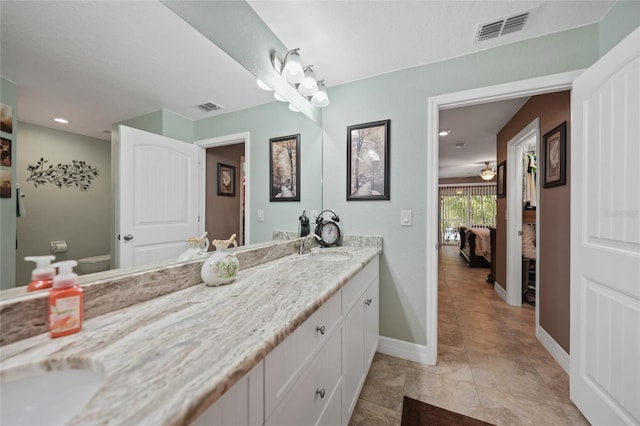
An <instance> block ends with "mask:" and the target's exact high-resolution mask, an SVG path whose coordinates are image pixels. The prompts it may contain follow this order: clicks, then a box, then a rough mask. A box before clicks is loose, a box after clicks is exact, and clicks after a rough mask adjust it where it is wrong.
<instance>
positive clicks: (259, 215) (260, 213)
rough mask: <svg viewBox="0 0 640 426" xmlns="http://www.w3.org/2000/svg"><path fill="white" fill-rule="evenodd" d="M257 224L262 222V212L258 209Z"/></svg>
mask: <svg viewBox="0 0 640 426" xmlns="http://www.w3.org/2000/svg"><path fill="white" fill-rule="evenodd" d="M257 220H258V222H264V210H262V209H258V218H257Z"/></svg>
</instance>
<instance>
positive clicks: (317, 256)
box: [311, 249, 353, 262]
mask: <svg viewBox="0 0 640 426" xmlns="http://www.w3.org/2000/svg"><path fill="white" fill-rule="evenodd" d="M352 257H353V255H352V254H351V253H349V252H347V251H344V250H322V249H321V250H318V251H312V252H311V258H312V259H313V260H319V261H320V262H341V261H344V260H349V259H351V258H352Z"/></svg>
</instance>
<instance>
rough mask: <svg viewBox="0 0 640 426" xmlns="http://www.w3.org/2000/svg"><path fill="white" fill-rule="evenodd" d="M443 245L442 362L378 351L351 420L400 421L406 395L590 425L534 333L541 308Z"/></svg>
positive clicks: (497, 414) (537, 420) (535, 420)
mask: <svg viewBox="0 0 640 426" xmlns="http://www.w3.org/2000/svg"><path fill="white" fill-rule="evenodd" d="M488 272H489V269H488V268H477V269H476V268H467V266H466V262H465V261H464V259H463V258H462V257H461V256H460V255H459V254H458V249H457V247H452V246H445V247H442V249H441V250H440V258H439V284H438V365H437V366H435V367H433V366H427V365H422V364H418V363H415V362H411V361H406V360H403V359H400V358H395V357H392V356H389V355H384V354H381V353H377V354H376V356H375V358H374V360H373V364H372V365H371V369H370V370H369V375H368V376H367V380H366V382H365V384H364V387H363V389H362V393H361V394H360V399H359V400H358V405H357V406H356V409H355V411H354V413H353V416H352V418H351V421H350V423H349V424H350V425H353V426H357V425H368V426H370V425H400V421H401V418H402V399H403V396H404V395H407V396H408V397H410V398H413V399H417V400H420V401H424V402H427V403H429V404H432V405H436V406H439V407H442V408H445V409H447V410H451V411H455V412H458V413H462V414H465V415H468V416H471V417H475V418H477V419H480V420H484V421H486V422H489V423H493V424H496V425H539V424H553V425H588V424H589V423H588V422H587V421H586V419H585V418H584V417H583V416H582V414H580V412H579V411H578V409H577V408H576V407H575V405H573V403H572V402H571V401H570V400H569V377H568V375H567V374H566V373H565V372H564V370H563V369H562V368H561V367H560V366H559V365H558V364H557V363H556V361H555V360H554V359H553V358H552V357H551V355H550V354H549V353H548V352H547V351H546V349H544V347H543V346H542V345H541V344H540V343H539V342H538V340H537V339H536V337H535V309H534V308H533V307H531V306H528V305H525V306H523V307H521V308H516V307H512V306H509V305H507V304H506V303H505V302H504V301H503V300H502V299H501V298H500V297H499V296H498V295H497V293H496V292H495V291H494V290H493V287H492V286H491V285H490V284H488V283H487V282H486V281H485V279H486V277H487V273H488Z"/></svg>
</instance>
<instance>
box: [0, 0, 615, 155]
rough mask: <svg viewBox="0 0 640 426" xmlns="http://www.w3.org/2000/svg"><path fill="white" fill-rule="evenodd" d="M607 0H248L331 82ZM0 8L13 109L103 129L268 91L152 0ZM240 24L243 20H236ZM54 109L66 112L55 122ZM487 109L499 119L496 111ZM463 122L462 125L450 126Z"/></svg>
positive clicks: (26, 116) (232, 106)
mask: <svg viewBox="0 0 640 426" xmlns="http://www.w3.org/2000/svg"><path fill="white" fill-rule="evenodd" d="M613 3H614V2H613V1H545V2H542V1H402V0H394V1H250V2H249V5H250V6H251V7H252V8H253V9H254V10H255V11H256V12H257V13H258V15H259V16H260V17H261V18H262V19H263V20H264V22H265V23H266V24H267V25H268V26H269V27H270V28H271V30H272V31H273V32H274V34H275V35H276V36H277V37H278V38H279V39H280V40H281V41H282V42H283V43H284V44H285V45H286V46H288V47H289V48H294V47H300V48H301V56H302V58H303V61H304V62H305V63H306V64H314V65H315V71H316V73H317V76H318V77H319V78H324V79H325V80H326V83H327V86H328V87H331V86H335V85H338V84H342V83H345V82H349V81H354V80H360V79H363V78H367V77H371V76H374V75H379V74H383V73H386V72H390V71H394V70H398V69H404V68H407V67H413V66H417V65H421V64H426V63H430V62H434V61H440V60H444V59H447V58H451V57H455V56H460V55H464V54H468V53H471V52H474V51H478V50H483V49H488V48H492V47H495V46H499V45H503V44H508V43H513V42H516V41H519V40H521V39H525V38H532V37H537V36H540V35H543V34H546V33H550V32H556V31H562V30H566V29H569V28H573V27H577V26H582V25H586V24H590V23H594V22H598V21H600V20H601V19H602V17H603V16H604V15H605V14H606V13H607V12H608V10H609V9H610V8H611V6H612V5H613ZM522 11H531V16H530V19H529V22H528V23H527V26H526V27H525V29H524V30H523V31H521V32H518V33H514V34H510V35H507V36H504V37H501V38H498V39H493V40H489V41H486V42H482V43H474V41H473V38H474V35H475V31H476V28H477V26H478V25H479V24H484V23H486V22H488V21H491V20H494V19H498V18H503V17H506V16H509V15H512V14H514V13H518V12H522ZM0 20H1V21H0V30H1V34H0V73H1V74H2V76H3V77H5V78H7V79H9V80H11V81H13V82H14V83H16V85H17V88H18V108H17V110H18V113H17V114H18V119H19V120H22V121H26V122H30V123H34V124H38V125H42V126H46V127H53V128H59V129H63V130H67V131H71V132H75V133H80V134H85V135H90V136H94V137H98V138H102V139H108V134H106V133H105V132H104V131H105V130H107V129H110V127H111V124H112V123H115V122H118V121H121V120H125V119H129V118H133V117H137V116H140V115H143V114H147V113H150V112H154V111H158V110H160V109H162V108H164V109H167V110H170V111H172V112H175V113H177V114H180V115H182V116H184V117H187V118H189V119H192V120H196V119H201V118H204V117H209V116H212V115H216V114H222V113H225V112H231V111H235V110H240V109H244V108H247V107H250V106H255V105H259V104H262V103H266V102H271V101H272V97H271V94H269V93H267V92H264V91H261V90H259V89H257V87H256V85H255V78H254V77H253V76H252V75H251V74H250V73H249V72H248V71H246V70H245V69H244V68H243V67H242V66H241V65H239V64H238V63H236V62H235V61H234V60H233V59H231V58H230V57H229V56H227V55H226V54H225V53H224V52H222V51H221V50H220V49H219V48H217V46H215V45H214V44H213V43H211V42H210V41H209V40H207V39H206V38H205V37H203V36H202V35H201V34H200V33H198V32H197V31H196V30H195V29H193V28H192V27H190V26H189V25H187V24H186V23H185V22H184V21H183V20H181V19H180V18H178V17H177V16H176V15H175V14H173V12H171V11H170V10H169V9H168V8H167V7H165V6H164V5H163V4H161V3H159V2H158V1H155V0H149V1H126V2H115V1H6V0H1V1H0ZM238 29H239V30H244V31H250V28H243V27H242V23H238ZM283 53H284V52H283ZM209 101H211V102H215V103H218V104H221V105H222V106H223V107H224V109H222V110H221V111H219V112H210V113H205V112H203V111H201V110H199V109H197V108H196V107H195V106H196V105H197V104H200V103H203V102H209ZM330 107H331V106H329V108H330ZM488 110H489V108H488V107H486V108H477V109H474V110H472V111H470V112H469V113H473V114H474V115H478V114H485V112H486V111H488ZM513 112H515V111H513ZM513 112H508V114H511V115H512V114H513ZM511 115H509V117H510V116H511ZM56 116H64V117H65V118H68V119H69V120H70V123H69V124H68V125H60V124H57V123H54V122H53V121H52V119H53V118H54V117H56ZM488 120H489V118H487V117H485V118H484V119H483V118H482V116H481V115H480V116H478V118H477V119H474V120H468V119H465V120H462V121H458V122H457V123H452V124H451V125H450V127H451V128H452V129H453V130H454V132H453V133H452V136H451V138H455V137H460V138H462V136H460V135H464V134H465V132H467V131H473V129H470V128H468V127H469V123H472V122H475V121H478V122H484V123H486V122H488ZM496 120H497V121H496V122H505V121H506V120H505V119H504V117H502V116H501V117H497V118H496ZM461 124H464V126H465V127H467V128H466V129H465V128H458V127H456V126H460V125H461ZM494 127H495V126H494ZM476 132H477V131H476ZM456 135H458V136H456ZM465 139H466V140H465V143H466V146H468V147H469V148H468V149H469V152H472V151H473V152H476V151H479V149H480V148H479V147H475V148H473V149H472V148H471V145H472V144H474V143H479V142H478V141H480V140H484V135H481V134H479V133H476V137H475V138H465ZM441 151H442V152H443V154H442V155H441V162H442V163H443V164H442V166H443V167H448V166H446V164H448V161H447V157H446V154H445V152H446V151H447V150H446V146H444V147H443V149H442V150H441ZM493 151H495V149H494V150H493ZM454 154H456V155H459V154H460V152H459V151H456V152H454ZM470 155H471V154H470ZM487 155H490V154H489V153H486V154H482V153H480V152H478V153H476V154H474V155H473V157H471V156H470V158H469V159H467V160H468V161H474V162H478V161H486V160H489V159H490V158H489V157H488V156H487ZM493 156H494V157H493V158H495V152H494V153H493Z"/></svg>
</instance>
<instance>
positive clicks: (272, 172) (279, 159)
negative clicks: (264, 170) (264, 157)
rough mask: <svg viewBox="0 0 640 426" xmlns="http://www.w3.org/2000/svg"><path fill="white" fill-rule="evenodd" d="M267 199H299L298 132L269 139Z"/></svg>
mask: <svg viewBox="0 0 640 426" xmlns="http://www.w3.org/2000/svg"><path fill="white" fill-rule="evenodd" d="M269 158H270V165H269V201H300V134H297V135H290V136H282V137H279V138H271V139H269Z"/></svg>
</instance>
